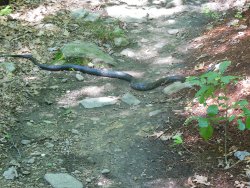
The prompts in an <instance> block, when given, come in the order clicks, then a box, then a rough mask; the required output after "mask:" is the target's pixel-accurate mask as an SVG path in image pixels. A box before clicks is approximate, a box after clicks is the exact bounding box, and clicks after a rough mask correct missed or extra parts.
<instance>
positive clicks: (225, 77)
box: [221, 76, 237, 84]
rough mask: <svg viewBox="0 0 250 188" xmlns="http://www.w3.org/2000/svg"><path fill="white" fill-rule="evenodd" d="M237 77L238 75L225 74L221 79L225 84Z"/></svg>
mask: <svg viewBox="0 0 250 188" xmlns="http://www.w3.org/2000/svg"><path fill="white" fill-rule="evenodd" d="M236 78H237V77H236V76H223V77H222V78H221V81H222V82H223V83H224V84H229V83H230V82H231V81H232V80H234V79H236Z"/></svg>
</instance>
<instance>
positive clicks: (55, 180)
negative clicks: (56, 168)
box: [44, 173, 83, 188]
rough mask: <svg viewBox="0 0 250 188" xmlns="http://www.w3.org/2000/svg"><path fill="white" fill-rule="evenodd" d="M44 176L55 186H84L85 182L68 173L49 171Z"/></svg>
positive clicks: (72, 187)
mask: <svg viewBox="0 0 250 188" xmlns="http://www.w3.org/2000/svg"><path fill="white" fill-rule="evenodd" d="M44 178H45V180H46V181H47V182H49V184H51V185H52V187H54V188H83V184H82V183H81V182H80V181H79V180H77V179H76V178H74V177H73V176H71V175H69V174H67V173H47V174H45V175H44Z"/></svg>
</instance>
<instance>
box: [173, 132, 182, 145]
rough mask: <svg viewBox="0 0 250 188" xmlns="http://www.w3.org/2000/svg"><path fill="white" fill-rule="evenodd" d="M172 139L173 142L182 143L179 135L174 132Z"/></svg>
mask: <svg viewBox="0 0 250 188" xmlns="http://www.w3.org/2000/svg"><path fill="white" fill-rule="evenodd" d="M172 139H173V140H174V143H175V144H182V143H183V140H182V138H181V135H179V134H176V135H175V136H173V137H172Z"/></svg>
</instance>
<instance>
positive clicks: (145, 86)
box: [0, 54, 186, 91]
mask: <svg viewBox="0 0 250 188" xmlns="http://www.w3.org/2000/svg"><path fill="white" fill-rule="evenodd" d="M0 57H17V58H24V59H28V60H30V61H31V62H32V63H33V64H35V65H37V66H38V67H39V68H41V69H43V70H48V71H64V70H66V71H72V70H74V71H80V72H82V73H86V74H91V75H96V76H103V77H109V78H118V79H121V80H125V81H127V82H129V83H130V87H131V88H133V89H135V90H139V91H147V90H152V89H155V88H157V87H159V86H162V85H167V84H170V83H173V82H177V81H180V82H184V81H185V80H186V78H185V77H183V76H178V75H176V76H167V77H164V78H160V79H158V80H156V81H154V82H139V81H138V80H137V79H136V78H135V77H133V76H132V75H130V74H128V73H125V72H121V71H113V70H102V69H96V68H90V67H87V66H81V65H74V64H65V65H47V64H41V63H38V61H37V59H35V58H34V57H33V56H32V55H31V54H23V55H12V54H0Z"/></svg>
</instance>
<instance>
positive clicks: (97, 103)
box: [79, 97, 118, 108]
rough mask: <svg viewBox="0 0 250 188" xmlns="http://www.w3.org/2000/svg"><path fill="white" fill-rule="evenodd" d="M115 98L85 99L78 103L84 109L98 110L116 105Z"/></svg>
mask: <svg viewBox="0 0 250 188" xmlns="http://www.w3.org/2000/svg"><path fill="white" fill-rule="evenodd" d="M117 101H118V99H117V98H116V97H98V98H87V99H84V100H82V101H80V102H79V104H80V105H82V106H83V107H84V108H99V107H103V106H107V105H113V104H115V103H117Z"/></svg>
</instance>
